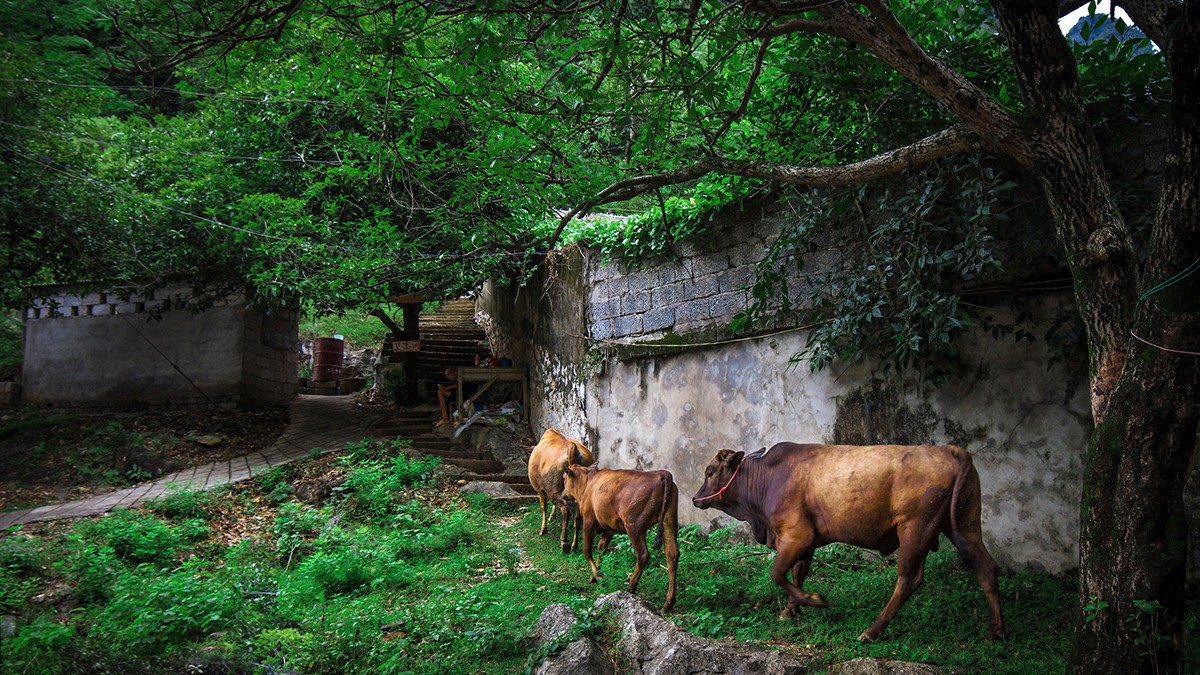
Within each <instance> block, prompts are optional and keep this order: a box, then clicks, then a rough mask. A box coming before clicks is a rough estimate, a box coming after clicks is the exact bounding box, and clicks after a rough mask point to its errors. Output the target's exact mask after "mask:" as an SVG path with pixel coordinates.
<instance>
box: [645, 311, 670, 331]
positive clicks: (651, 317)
mask: <svg viewBox="0 0 1200 675" xmlns="http://www.w3.org/2000/svg"><path fill="white" fill-rule="evenodd" d="M674 325H675V308H674V307H669V306H668V307H657V308H655V309H652V310H650V311H648V312H646V313H645V314H643V315H642V330H643V331H652V330H666V329H668V328H671V327H672V326H674Z"/></svg>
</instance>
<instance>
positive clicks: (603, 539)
mask: <svg viewBox="0 0 1200 675" xmlns="http://www.w3.org/2000/svg"><path fill="white" fill-rule="evenodd" d="M612 538H613V532H612V530H605V531H603V532H601V533H600V541H598V542H596V556H597V557H599V555H600V554H601V553H607V552H608V544H609V542H611V541H612Z"/></svg>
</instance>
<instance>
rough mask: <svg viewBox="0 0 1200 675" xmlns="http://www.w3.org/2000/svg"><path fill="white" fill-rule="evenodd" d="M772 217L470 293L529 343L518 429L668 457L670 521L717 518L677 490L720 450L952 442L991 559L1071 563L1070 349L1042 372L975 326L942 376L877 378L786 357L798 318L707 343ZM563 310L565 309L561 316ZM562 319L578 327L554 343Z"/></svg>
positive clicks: (1037, 359) (1046, 302)
mask: <svg viewBox="0 0 1200 675" xmlns="http://www.w3.org/2000/svg"><path fill="white" fill-rule="evenodd" d="M778 217H782V216H778V215H776V216H771V217H767V218H760V217H758V214H743V215H741V216H738V215H736V214H735V215H734V216H733V217H730V218H729V219H728V220H727V221H726V222H724V223H718V224H717V225H716V226H714V233H713V235H712V236H711V237H708V238H706V239H707V242H708V243H707V244H705V245H703V246H700V247H685V248H683V249H682V250H681V251H680V254H681V256H680V258H679V259H678V260H675V261H660V263H659V264H656V265H650V266H646V267H641V268H626V267H623V266H620V265H613V264H608V263H601V262H600V261H599V255H598V254H597V253H595V252H589V251H587V250H582V251H579V252H578V253H573V254H572V256H576V255H577V256H578V258H579V260H580V261H581V264H582V265H583V266H584V269H583V270H582V272H583V273H582V274H580V275H578V276H576V275H574V274H566V275H563V274H560V275H546V276H544V277H543V278H541V279H539V280H538V282H537V284H536V285H533V286H532V289H533V290H530V288H526V289H523V290H521V291H508V292H506V293H503V294H501V293H496V292H494V291H493V292H489V293H485V294H484V296H483V297H481V299H480V308H481V310H482V311H483V312H485V313H486V314H487V315H489V316H491V317H493V323H492V331H491V333H490V335H492V337H493V340H494V341H496V342H500V343H510V344H528V346H529V351H528V353H527V354H526V355H525V357H524V358H525V359H526V362H527V363H528V365H529V366H530V369H531V374H530V379H531V399H532V403H531V419H532V426H533V431H534V434H535V436H536V435H539V434H540V433H541V432H542V431H543V430H544V429H546V428H549V427H554V428H558V429H560V430H561V431H563V432H565V433H568V434H570V435H573V436H576V437H579V438H583V439H586V441H587V442H588V443H589V444H590V447H592V449H593V450H594V451H595V452H596V454H597V457H598V460H599V462H600V464H601V466H607V467H624V468H640V469H646V468H665V469H668V470H670V471H671V472H672V473H673V474H674V475H675V479H676V482H677V483H678V484H679V488H680V496H681V499H680V519H681V522H683V523H701V524H703V525H705V526H706V527H712V526H716V525H720V524H724V523H726V522H730V521H729V519H728V518H727V517H725V516H723V515H720V514H718V513H717V512H714V511H700V510H698V509H695V508H693V507H692V506H691V503H690V500H689V499H688V497H690V496H691V495H692V494H694V493H695V491H696V490H697V489H698V488H699V485H700V483H701V477H702V475H703V469H704V466H705V465H707V463H708V462H709V460H710V459H711V458H712V456H713V455H714V454H715V453H716V451H717V450H718V449H720V448H725V447H728V448H735V449H741V450H754V449H758V448H760V447H763V446H769V445H772V444H774V443H776V442H778V441H783V440H791V441H818V442H848V443H957V444H960V445H963V446H964V447H966V448H968V449H969V450H970V451H971V452H972V454H973V455H974V457H975V461H976V466H977V467H978V469H979V473H980V476H981V480H982V487H983V496H984V499H983V521H984V533H985V538H986V541H987V542H988V544H989V546H990V548H991V549H992V552H993V554H994V555H995V557H996V558H997V560H998V561H999V562H1000V563H1001V564H1003V565H1006V566H1008V567H1021V566H1028V567H1031V568H1034V569H1039V570H1047V571H1050V572H1061V571H1064V570H1067V569H1070V568H1072V567H1075V566H1076V565H1077V564H1078V563H1077V561H1078V548H1077V546H1078V543H1077V538H1078V529H1079V495H1080V489H1081V481H1082V478H1081V473H1082V461H1083V453H1084V450H1085V448H1086V442H1087V437H1088V434H1089V433H1090V429H1091V422H1090V416H1089V404H1088V390H1087V386H1086V365H1085V363H1084V362H1083V361H1082V358H1083V355H1080V358H1078V359H1076V360H1075V361H1071V362H1068V363H1060V364H1058V365H1055V366H1053V367H1051V368H1049V369H1048V368H1047V364H1048V363H1049V354H1048V353H1047V352H1046V349H1045V346H1044V345H1042V344H1040V343H1039V344H1035V345H1030V344H1029V343H1027V342H1021V343H1017V342H1015V341H1013V340H1011V339H1009V340H994V339H992V338H991V337H989V336H986V335H983V334H982V333H981V332H976V333H970V334H967V335H964V336H962V337H960V338H959V339H958V342H957V344H956V347H957V349H958V351H959V353H960V354H961V357H962V362H963V363H964V364H966V366H967V367H966V368H965V372H963V373H962V374H960V375H958V376H957V377H953V378H952V379H951V380H950V381H949V382H948V383H946V384H945V385H942V386H940V387H933V386H931V385H929V384H927V383H924V382H910V383H907V384H905V385H902V386H895V385H893V386H882V385H880V384H878V383H876V382H875V381H873V380H872V377H871V371H870V369H869V367H868V366H866V365H859V366H854V367H847V366H845V365H838V366H835V367H834V368H831V369H828V370H826V371H823V372H818V373H813V372H810V370H809V368H808V367H807V366H806V365H803V364H800V365H796V364H792V363H790V359H791V357H792V355H793V354H795V353H797V352H799V351H800V350H801V349H802V347H803V345H804V340H805V337H806V334H805V333H804V332H802V331H785V332H781V333H778V334H775V335H771V336H765V337H755V338H749V339H746V338H739V339H722V338H721V336H722V335H726V336H727V335H728V333H727V325H728V322H729V320H730V319H732V317H733V316H734V315H735V314H736V313H737V312H739V311H742V310H743V309H744V308H745V307H746V302H747V299H748V290H747V287H748V285H749V283H750V278H751V274H752V270H753V267H754V265H755V263H756V262H757V261H758V260H759V259H760V258H761V257H762V256H763V254H764V252H765V249H766V246H767V244H768V242H769V241H770V239H771V237H773V236H774V233H775V232H777V231H778V229H779V222H778V221H777V220H774V218H778ZM522 294H524V295H523V296H522ZM515 298H521V300H520V301H514V299H515ZM1070 303H1071V297H1070V294H1069V293H1060V294H1057V295H1054V294H1051V295H1043V296H1039V297H1037V298H1036V299H1035V300H1034V302H1033V303H1032V306H1031V311H1032V312H1033V314H1034V315H1035V320H1036V322H1037V324H1038V326H1035V329H1034V332H1035V333H1036V332H1037V330H1038V329H1039V327H1040V328H1044V327H1045V326H1047V325H1048V323H1049V322H1050V321H1052V320H1053V318H1054V317H1055V316H1056V315H1057V314H1058V312H1060V311H1062V310H1063V309H1066V310H1068V311H1069V310H1070ZM564 312H565V313H566V314H567V315H569V316H571V317H574V318H572V319H571V321H570V322H567V323H564ZM567 332H569V333H570V334H572V335H584V336H586V337H587V340H586V341H583V340H568V339H567V338H566V337H565V335H566V333H567ZM647 341H656V342H658V343H659V344H661V343H663V342H665V343H669V344H670V345H671V347H670V349H669V353H668V350H662V351H660V353H658V355H651V356H640V357H631V356H629V355H630V354H632V353H634V352H633V351H632V350H630V349H628V347H629V346H630V345H636V344H638V343H642V344H645V343H646V342H647ZM690 343H698V344H694V345H692V346H689V344H690ZM585 364H586V365H585ZM539 398H542V399H544V400H541V401H539V400H538V399H539Z"/></svg>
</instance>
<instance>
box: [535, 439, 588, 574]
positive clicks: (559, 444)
mask: <svg viewBox="0 0 1200 675" xmlns="http://www.w3.org/2000/svg"><path fill="white" fill-rule="evenodd" d="M594 461H595V458H593V457H592V452H591V450H588V449H587V448H586V447H585V446H584V445H583V443H581V442H579V441H577V440H575V439H574V438H570V437H568V436H565V435H563V434H562V433H559V432H558V431H556V430H554V429H547V430H546V432H545V433H543V434H542V439H541V440H540V441H538V444H537V445H535V446H534V447H533V452H532V453H531V454H530V455H529V484H530V485H532V486H533V490H534V492H536V493H537V496H538V503H539V504H540V506H541V509H542V528H541V530H539V531H538V534H539V535H543V534H546V504H547V503H550V504H552V505H553V506H554V507H555V508H557V509H558V510H559V511H560V512H562V534H561V536H560V537H559V543H560V544H561V545H562V550H563V553H570V552H571V549H572V548H573V547H575V546H576V545H577V544H578V543H579V529H580V525H581V523H582V521H581V520H580V518H579V514H578V513H572V510H571V509H569V508H567V505H566V504H564V503H563V500H562V491H563V471H565V470H566V469H567V467H569V466H571V465H572V464H582V465H583V466H590V465H591V464H592V462H594ZM572 515H574V523H575V527H574V534H573V537H572V539H571V542H570V543H567V527H568V523H569V522H570V521H571V516H572Z"/></svg>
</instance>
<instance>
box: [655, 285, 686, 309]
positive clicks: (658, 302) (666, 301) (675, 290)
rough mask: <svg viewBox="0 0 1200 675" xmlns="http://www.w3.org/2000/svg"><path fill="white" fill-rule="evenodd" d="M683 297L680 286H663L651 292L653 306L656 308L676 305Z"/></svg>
mask: <svg viewBox="0 0 1200 675" xmlns="http://www.w3.org/2000/svg"><path fill="white" fill-rule="evenodd" d="M681 295H682V286H681V285H680V284H663V285H662V286H659V287H657V288H655V289H654V290H653V291H652V292H651V304H653V305H654V306H655V307H666V306H668V305H674V304H675V303H676V302H677V301H678V300H679V299H680V296H681Z"/></svg>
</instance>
